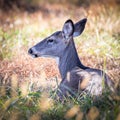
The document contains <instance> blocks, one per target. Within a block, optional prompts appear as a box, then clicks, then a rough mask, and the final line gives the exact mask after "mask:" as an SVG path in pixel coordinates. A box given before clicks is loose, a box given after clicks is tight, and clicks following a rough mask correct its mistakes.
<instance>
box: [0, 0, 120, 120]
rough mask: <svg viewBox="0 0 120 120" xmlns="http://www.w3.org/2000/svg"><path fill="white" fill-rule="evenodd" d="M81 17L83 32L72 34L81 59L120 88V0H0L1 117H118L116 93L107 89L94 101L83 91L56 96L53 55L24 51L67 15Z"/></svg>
mask: <svg viewBox="0 0 120 120" xmlns="http://www.w3.org/2000/svg"><path fill="white" fill-rule="evenodd" d="M84 17H87V19H88V21H87V25H86V28H85V30H84V33H83V34H82V35H81V36H80V37H78V38H76V39H75V43H76V47H77V51H78V54H79V56H80V59H81V61H82V62H83V64H85V65H86V66H90V67H93V68H99V69H104V70H105V72H107V73H108V74H109V76H110V77H111V78H112V79H113V81H114V83H115V86H116V88H117V89H118V91H119V90H120V1H119V0H0V119H4V120H8V119H12V120H14V119H16V120H18V119H20V120H21V119H22V120H24V119H25V120H26V119H30V120H33V119H34V120H39V119H45V120H51V119H56V120H64V119H70V120H82V119H90V120H95V119H98V120H102V119H106V120H107V119H108V120H114V119H115V120H119V119H120V94H118V95H116V96H111V94H109V93H105V95H103V98H102V100H98V101H97V102H96V101H93V100H92V99H91V98H89V97H87V96H86V97H85V96H84V97H83V96H82V95H78V98H72V97H71V98H70V99H68V100H66V101H65V103H64V104H63V103H61V102H59V101H57V100H55V101H54V100H53V99H52V98H54V97H55V95H56V93H55V91H53V90H54V89H55V88H56V86H57V84H58V83H59V82H60V75H59V72H58V69H57V65H56V63H55V61H54V60H52V59H46V58H45V59H44V58H39V59H33V58H31V57H30V56H29V55H28V53H27V51H28V49H29V48H30V47H31V46H33V45H34V44H36V43H37V42H39V41H41V40H42V39H44V38H45V37H47V36H48V35H50V34H52V33H53V32H55V31H57V30H61V29H62V26H63V24H64V22H65V21H66V20H67V19H69V18H70V19H72V20H73V21H74V22H77V21H79V20H80V19H82V18H84ZM43 86H44V87H43ZM45 91H47V93H48V94H46V93H45V94H44V92H45ZM48 96H51V97H49V98H48ZM45 106H46V107H45ZM93 113H95V114H93Z"/></svg>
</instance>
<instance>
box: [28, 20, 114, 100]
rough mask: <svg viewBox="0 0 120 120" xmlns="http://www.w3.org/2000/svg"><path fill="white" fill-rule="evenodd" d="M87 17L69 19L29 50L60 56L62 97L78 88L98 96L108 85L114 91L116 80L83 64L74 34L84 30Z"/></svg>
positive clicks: (40, 53) (44, 54)
mask: <svg viewBox="0 0 120 120" xmlns="http://www.w3.org/2000/svg"><path fill="white" fill-rule="evenodd" d="M86 21H87V19H86V18H85V19H82V20H80V21H79V22H77V23H76V24H74V23H73V22H72V20H70V19H69V20H67V21H66V22H65V23H64V26H63V29H62V31H57V32H55V33H53V34H52V35H51V36H49V37H47V38H45V39H44V40H43V41H41V42H40V43H38V44H36V45H35V46H33V47H32V48H30V49H29V51H28V53H29V54H30V55H31V56H32V57H34V58H36V57H54V58H59V62H58V67H59V71H60V74H61V77H62V81H61V83H60V85H59V90H60V91H61V92H58V95H59V97H60V98H62V96H63V95H64V96H66V95H67V92H70V93H74V92H75V91H78V90H82V91H83V90H85V91H88V93H89V94H91V95H95V96H99V95H101V94H102V92H103V90H104V88H105V86H108V87H109V88H110V89H111V90H112V91H114V84H113V82H112V81H111V80H110V78H109V77H108V76H107V75H106V74H105V73H104V72H103V71H101V70H99V69H93V68H89V67H86V66H84V65H83V64H82V63H81V61H80V59H79V57H78V54H77V51H76V48H75V44H74V40H73V38H74V37H77V36H79V35H80V34H81V33H82V32H83V30H84V28H85V24H86Z"/></svg>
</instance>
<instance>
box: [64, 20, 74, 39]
mask: <svg viewBox="0 0 120 120" xmlns="http://www.w3.org/2000/svg"><path fill="white" fill-rule="evenodd" d="M62 31H63V33H64V35H65V37H66V38H69V37H70V36H72V35H73V32H74V24H73V22H72V20H70V19H69V20H67V21H66V22H65V23H64V26H63V29H62Z"/></svg>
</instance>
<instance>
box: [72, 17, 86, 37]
mask: <svg viewBox="0 0 120 120" xmlns="http://www.w3.org/2000/svg"><path fill="white" fill-rule="evenodd" d="M86 22H87V18H84V19H82V20H80V21H79V22H77V23H76V24H75V25H74V33H73V37H77V36H79V35H80V34H81V33H82V32H83V30H84V28H85V24H86Z"/></svg>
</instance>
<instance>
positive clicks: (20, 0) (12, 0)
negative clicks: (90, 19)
mask: <svg viewBox="0 0 120 120" xmlns="http://www.w3.org/2000/svg"><path fill="white" fill-rule="evenodd" d="M41 2H42V3H43V2H44V3H48V2H49V3H66V4H67V3H69V4H74V5H84V6H89V5H90V4H94V3H98V2H99V3H113V2H116V3H117V4H120V0H45V1H44V0H0V8H1V9H3V10H9V9H13V8H15V7H17V8H25V9H26V8H29V7H34V8H36V7H38V6H39V4H38V3H41Z"/></svg>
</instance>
